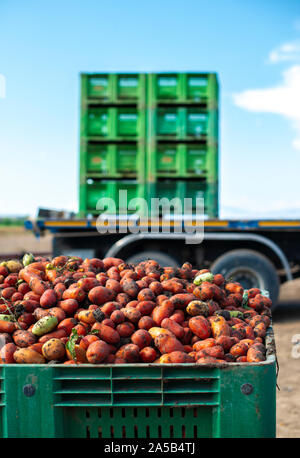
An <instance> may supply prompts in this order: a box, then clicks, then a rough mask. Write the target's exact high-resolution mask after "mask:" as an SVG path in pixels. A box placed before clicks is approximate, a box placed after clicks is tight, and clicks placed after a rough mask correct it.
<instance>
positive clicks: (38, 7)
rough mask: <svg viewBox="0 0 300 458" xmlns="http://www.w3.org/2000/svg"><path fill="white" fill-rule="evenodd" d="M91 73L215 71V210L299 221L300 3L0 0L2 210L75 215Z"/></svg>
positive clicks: (270, 0)
mask: <svg viewBox="0 0 300 458" xmlns="http://www.w3.org/2000/svg"><path fill="white" fill-rule="evenodd" d="M92 71H95V72H107V71H112V72H127V71H130V72H132V71H136V72H148V71H149V72H160V71H178V72H180V71H183V72H184V71H214V72H217V73H218V78H219V84H220V216H221V217H223V218H227V217H228V218H230V217H231V218H255V217H270V218H271V217H281V218H291V217H292V218H299V217H300V180H299V171H300V2H299V0H263V1H262V0H243V1H240V0H210V1H209V2H207V1H204V0H198V1H196V0H151V1H144V0H126V1H124V0H123V1H122V0H113V1H110V2H107V1H102V0H97V1H96V0H85V1H84V2H83V1H78V0H60V1H58V0H51V1H48V0H45V1H43V2H40V1H36V0H27V1H26V2H24V1H22V0H14V1H11V0H0V160H1V167H0V186H1V188H0V189H1V192H0V215H1V214H2V215H4V214H5V215H8V214H10V215H15V214H22V215H24V214H30V215H32V216H33V215H34V214H35V212H36V209H37V207H39V206H41V207H48V208H56V209H66V210H74V211H77V209H78V177H79V161H78V159H79V97H80V93H79V73H80V72H92Z"/></svg>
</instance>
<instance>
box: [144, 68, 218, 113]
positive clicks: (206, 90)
mask: <svg viewBox="0 0 300 458" xmlns="http://www.w3.org/2000/svg"><path fill="white" fill-rule="evenodd" d="M149 96H150V98H151V100H152V101H153V102H154V103H163V102H164V103H184V104H188V103H201V102H202V103H208V102H209V103H210V105H215V104H216V102H217V98H218V82H217V77H216V74H215V73H158V74H150V75H149Z"/></svg>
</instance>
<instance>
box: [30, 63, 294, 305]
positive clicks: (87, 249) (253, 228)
mask: <svg viewBox="0 0 300 458" xmlns="http://www.w3.org/2000/svg"><path fill="white" fill-rule="evenodd" d="M218 101H219V85H218V78H217V75H216V74H215V73H203V72H198V73H197V72H188V73H178V72H173V73H148V74H146V73H105V74H104V73H89V74H87V73H84V74H81V109H80V171H79V213H78V214H77V215H75V214H72V215H69V214H66V213H63V212H62V213H60V212H55V211H42V210H41V211H40V212H39V214H38V216H37V218H35V219H33V220H28V221H26V223H25V227H26V228H27V229H30V230H33V231H34V233H35V234H36V235H37V236H41V235H43V234H44V232H45V231H50V232H52V234H53V247H52V251H53V255H54V256H57V255H59V254H68V255H79V256H83V257H99V258H103V257H105V256H116V257H121V258H123V259H125V260H126V261H128V262H139V261H140V260H143V259H147V258H153V259H156V260H157V261H158V262H159V263H160V264H161V265H162V266H178V265H181V264H182V263H183V262H184V261H186V260H189V261H190V262H192V264H194V265H196V266H199V267H210V268H211V269H212V271H213V272H219V273H222V274H223V275H224V276H225V277H226V278H227V279H228V278H232V279H233V280H234V281H239V282H240V283H241V284H242V285H243V286H244V287H245V288H248V289H249V288H251V287H258V288H260V289H264V290H268V291H269V292H270V296H271V298H272V301H273V303H274V306H276V301H277V298H278V294H279V286H280V283H281V282H284V281H288V280H292V279H293V278H294V277H297V276H298V275H299V271H300V269H299V266H300V250H299V248H298V246H299V231H300V219H299V220H274V219H273V220H268V219H265V220H239V219H237V220H231V219H230V220H229V219H226V220H224V219H219V218H218V215H219V142H218V137H219V103H218ZM124 190H125V191H126V196H127V199H129V200H131V201H132V200H133V201H137V200H138V199H142V200H144V201H145V202H146V203H148V204H149V205H150V202H151V201H152V200H153V199H159V200H161V199H164V198H167V199H168V200H169V201H172V199H174V198H177V199H179V200H180V201H183V200H184V199H189V202H190V203H191V210H192V212H191V213H192V217H191V218H190V219H189V218H188V220H187V221H186V220H184V219H181V220H180V218H179V220H180V222H179V223H178V215H177V214H176V211H174V212H173V214H172V215H169V214H166V213H164V212H163V211H162V212H160V213H159V214H158V215H157V224H156V228H155V230H153V227H152V223H153V221H149V219H148V218H147V217H146V215H144V218H143V222H142V223H140V222H139V223H135V224H136V230H135V231H133V230H129V227H131V225H132V221H136V220H134V217H135V209H134V208H133V209H130V208H128V206H127V201H126V204H124V202H123V203H122V201H121V199H119V196H120V192H122V191H124ZM108 199H109V200H110V201H113V202H114V203H115V208H114V211H111V212H110V211H109V209H108V208H107V207H105V205H104V206H103V205H100V206H99V201H101V202H102V203H103V202H107V201H108ZM199 199H202V200H203V202H204V206H203V212H202V213H203V214H202V215H201V216H202V217H203V218H202V220H203V221H202V224H203V227H204V237H203V240H202V239H201V243H186V237H187V234H186V231H187V227H189V225H190V229H191V230H193V229H195V230H196V229H197V227H196V226H197V223H195V218H194V217H193V214H195V213H196V210H197V209H196V203H197V202H198V201H199ZM102 213H107V214H110V213H111V217H112V218H113V221H114V225H112V224H111V223H110V220H109V218H108V220H107V222H106V228H105V230H101V231H100V232H99V215H101V214H102ZM196 216H197V215H196ZM166 226H167V227H168V230H167V231H166V230H165V229H166ZM190 232H191V231H190Z"/></svg>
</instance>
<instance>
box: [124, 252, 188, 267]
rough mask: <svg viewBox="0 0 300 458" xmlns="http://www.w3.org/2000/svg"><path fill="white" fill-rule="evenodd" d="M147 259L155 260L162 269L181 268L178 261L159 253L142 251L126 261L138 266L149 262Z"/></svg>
mask: <svg viewBox="0 0 300 458" xmlns="http://www.w3.org/2000/svg"><path fill="white" fill-rule="evenodd" d="M147 259H154V260H155V261H157V262H158V264H159V265H160V266H162V267H179V263H178V262H177V261H176V259H174V258H172V256H169V255H168V254H165V253H161V252H159V251H141V252H140V253H136V254H134V255H132V256H130V257H129V258H128V259H126V262H128V263H129V264H130V263H131V264H138V263H139V262H141V261H147Z"/></svg>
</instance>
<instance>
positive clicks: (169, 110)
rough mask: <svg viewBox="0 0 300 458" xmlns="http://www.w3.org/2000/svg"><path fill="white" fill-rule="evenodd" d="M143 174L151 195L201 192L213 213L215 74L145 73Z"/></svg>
mask: <svg viewBox="0 0 300 458" xmlns="http://www.w3.org/2000/svg"><path fill="white" fill-rule="evenodd" d="M147 87H148V90H147V104H148V112H147V117H148V118H147V129H148V130H147V140H148V142H147V179H148V192H149V196H151V197H159V198H161V197H168V198H172V197H180V198H184V197H191V198H192V199H193V203H195V199H196V197H204V201H205V213H206V215H207V216H209V217H211V218H214V217H217V216H218V83H217V78H216V74H215V73H160V74H150V75H149V76H148V85H147Z"/></svg>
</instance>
